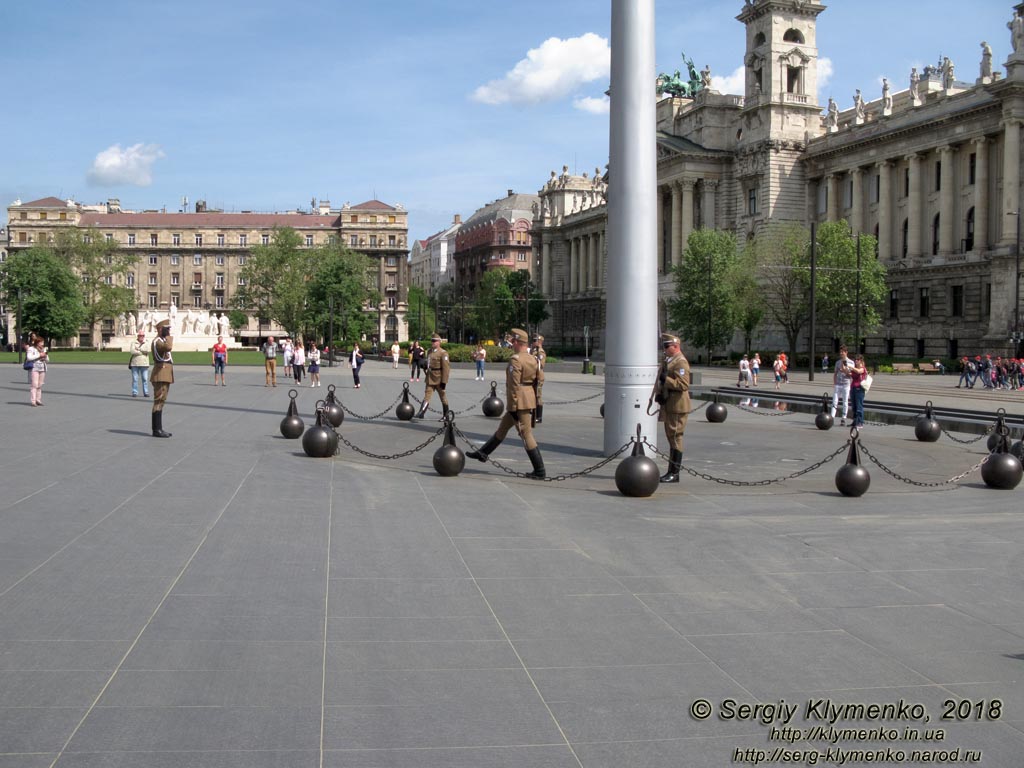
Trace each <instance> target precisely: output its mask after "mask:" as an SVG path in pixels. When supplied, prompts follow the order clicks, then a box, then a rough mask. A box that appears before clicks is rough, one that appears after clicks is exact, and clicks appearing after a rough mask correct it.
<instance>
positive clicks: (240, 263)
mask: <svg viewBox="0 0 1024 768" xmlns="http://www.w3.org/2000/svg"><path fill="white" fill-rule="evenodd" d="M238 266H240V267H244V266H245V256H239V257H238Z"/></svg>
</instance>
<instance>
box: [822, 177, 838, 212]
mask: <svg viewBox="0 0 1024 768" xmlns="http://www.w3.org/2000/svg"><path fill="white" fill-rule="evenodd" d="M825 185H826V186H825V189H827V190H828V192H826V196H827V199H826V200H825V221H839V175H838V174H835V173H830V174H829V175H828V176H826V177H825Z"/></svg>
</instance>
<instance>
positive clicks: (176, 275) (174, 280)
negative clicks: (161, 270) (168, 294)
mask: <svg viewBox="0 0 1024 768" xmlns="http://www.w3.org/2000/svg"><path fill="white" fill-rule="evenodd" d="M171 285H181V272H171Z"/></svg>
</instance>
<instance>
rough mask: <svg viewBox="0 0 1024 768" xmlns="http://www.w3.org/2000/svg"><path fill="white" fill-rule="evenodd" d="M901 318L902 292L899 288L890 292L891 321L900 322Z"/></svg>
mask: <svg viewBox="0 0 1024 768" xmlns="http://www.w3.org/2000/svg"><path fill="white" fill-rule="evenodd" d="M899 317H900V292H899V289H898V288H893V289H892V290H891V291H889V319H890V320H899Z"/></svg>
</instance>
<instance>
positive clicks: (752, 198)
mask: <svg viewBox="0 0 1024 768" xmlns="http://www.w3.org/2000/svg"><path fill="white" fill-rule="evenodd" d="M756 214H757V188H756V187H751V188H750V189H748V190H747V215H749V216H754V215H756Z"/></svg>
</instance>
